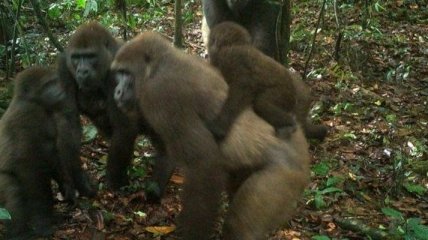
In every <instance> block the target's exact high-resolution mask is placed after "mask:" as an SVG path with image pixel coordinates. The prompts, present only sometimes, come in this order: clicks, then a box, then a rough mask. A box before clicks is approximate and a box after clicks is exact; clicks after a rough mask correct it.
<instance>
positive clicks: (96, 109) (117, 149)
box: [59, 22, 173, 201]
mask: <svg viewBox="0 0 428 240" xmlns="http://www.w3.org/2000/svg"><path fill="white" fill-rule="evenodd" d="M121 45H122V42H121V41H119V40H117V39H115V38H114V37H113V36H112V35H111V33H110V32H109V31H108V30H107V29H105V28H104V27H103V26H102V25H100V24H99V23H97V22H89V23H87V24H84V25H82V26H80V27H79V28H78V29H77V30H76V32H75V33H74V34H73V35H72V36H71V38H70V41H69V44H68V46H67V49H66V52H65V54H63V55H62V56H61V58H60V61H59V71H60V76H61V77H62V79H65V81H66V82H68V83H70V84H71V85H72V86H73V89H72V91H73V92H74V93H75V95H76V101H77V105H78V109H79V111H80V113H82V114H84V115H86V116H87V117H89V119H90V120H91V121H92V122H93V123H94V125H95V126H96V127H97V129H98V130H99V131H100V132H101V134H102V135H103V136H104V137H106V138H108V139H109V140H110V148H109V154H108V160H107V174H106V178H107V184H108V186H110V187H111V188H113V189H114V190H118V189H119V188H120V187H122V186H125V185H126V184H128V176H127V173H126V172H127V167H128V166H129V164H130V162H131V160H132V154H133V149H134V142H135V139H136V137H137V136H138V134H140V133H144V134H147V135H148V136H150V137H151V139H152V140H153V141H154V145H155V146H156V147H157V149H158V150H159V152H160V155H162V154H163V153H162V151H163V147H162V144H161V143H160V142H158V141H157V139H156V136H155V135H154V134H152V131H151V130H150V129H149V128H147V127H146V124H145V123H144V120H143V119H132V120H131V119H129V118H128V117H127V116H126V115H124V114H123V113H122V112H121V111H120V110H119V109H118V108H117V106H116V104H115V102H114V99H113V91H114V87H115V85H116V83H115V82H114V79H113V78H112V73H111V72H110V64H111V62H112V60H113V56H114V55H115V53H116V51H117V50H118V49H119V47H120V46H121ZM79 60H80V61H79ZM92 61H95V63H94V64H91V63H92ZM79 71H81V72H80V75H79ZM83 71H87V72H88V73H87V74H86V73H85V74H82V72H83ZM74 129H75V131H80V126H74ZM159 159H160V160H159V161H157V162H156V163H155V164H157V165H158V166H157V167H156V169H159V170H157V171H156V172H155V173H154V176H155V177H154V180H155V181H156V182H158V183H159V185H160V186H159V187H160V190H159V192H157V193H153V194H154V195H156V196H149V198H153V200H155V201H156V200H159V198H160V196H161V195H162V193H163V191H164V188H165V185H166V183H167V181H168V179H169V176H170V174H171V172H172V170H173V167H172V166H171V167H169V166H166V165H165V166H163V165H162V163H163V162H164V161H163V160H161V159H163V156H160V157H159ZM163 168H167V170H164V169H163ZM164 171H165V172H164ZM165 179H166V180H165ZM149 194H151V193H149Z"/></svg>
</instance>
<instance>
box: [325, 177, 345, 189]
mask: <svg viewBox="0 0 428 240" xmlns="http://www.w3.org/2000/svg"><path fill="white" fill-rule="evenodd" d="M343 181H344V180H343V178H341V177H336V176H333V177H329V178H328V179H327V183H326V184H327V187H333V186H337V185H338V184H339V183H342V182H343Z"/></svg>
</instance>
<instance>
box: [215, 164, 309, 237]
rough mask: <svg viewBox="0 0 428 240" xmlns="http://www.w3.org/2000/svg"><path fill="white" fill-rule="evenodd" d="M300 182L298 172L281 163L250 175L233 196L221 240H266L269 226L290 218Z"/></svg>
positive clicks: (304, 178)
mask: <svg viewBox="0 0 428 240" xmlns="http://www.w3.org/2000/svg"><path fill="white" fill-rule="evenodd" d="M302 178H303V179H302ZM304 180H306V177H305V175H303V174H302V172H301V170H299V169H292V168H290V167H289V166H287V165H286V164H283V163H275V164H270V165H269V166H266V167H265V168H263V169H262V170H260V171H258V172H256V173H254V174H252V175H251V176H250V177H249V178H248V179H247V180H246V181H245V182H244V183H243V184H242V185H241V187H240V188H239V189H238V191H237V192H236V193H235V194H234V196H233V199H232V202H231V205H230V208H229V211H228V215H227V217H226V220H225V224H224V229H223V239H225V240H232V239H248V240H251V239H266V236H265V234H267V233H268V232H269V231H271V230H272V226H276V227H279V226H280V225H281V224H283V223H285V221H286V220H288V219H289V218H290V216H291V215H292V212H293V210H294V209H295V205H296V202H297V200H298V199H299V197H300V193H301V191H302V189H303V188H304V187H305V186H306V185H305V184H306V182H307V181H304Z"/></svg>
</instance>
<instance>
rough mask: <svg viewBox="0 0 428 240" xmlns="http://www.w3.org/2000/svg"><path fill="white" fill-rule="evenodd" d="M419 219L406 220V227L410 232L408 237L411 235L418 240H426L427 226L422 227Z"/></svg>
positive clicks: (427, 239) (427, 235)
mask: <svg viewBox="0 0 428 240" xmlns="http://www.w3.org/2000/svg"><path fill="white" fill-rule="evenodd" d="M420 223H421V219H419V218H409V219H408V220H407V227H408V229H409V231H411V233H410V235H413V237H414V238H415V239H418V240H428V226H425V225H422V224H420Z"/></svg>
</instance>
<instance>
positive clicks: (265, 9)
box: [202, 0, 281, 60]
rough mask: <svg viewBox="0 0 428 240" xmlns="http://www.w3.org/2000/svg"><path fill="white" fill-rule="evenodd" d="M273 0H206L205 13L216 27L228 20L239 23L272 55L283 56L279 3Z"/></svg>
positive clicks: (210, 22)
mask: <svg viewBox="0 0 428 240" xmlns="http://www.w3.org/2000/svg"><path fill="white" fill-rule="evenodd" d="M272 2H273V1H269V0H202V7H203V11H204V16H205V19H206V23H207V24H208V27H209V28H210V29H212V28H213V27H215V26H216V25H217V24H219V23H222V22H224V21H233V22H236V23H239V24H240V25H242V26H243V27H245V29H247V30H248V32H249V33H250V35H251V39H252V43H253V44H254V46H256V47H257V48H258V49H260V50H261V51H262V52H264V53H265V54H267V55H268V56H270V57H272V58H275V59H277V60H278V59H279V51H281V50H279V49H278V48H279V46H278V44H277V42H276V24H277V18H278V14H279V11H280V6H279V5H278V4H273V3H272Z"/></svg>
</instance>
